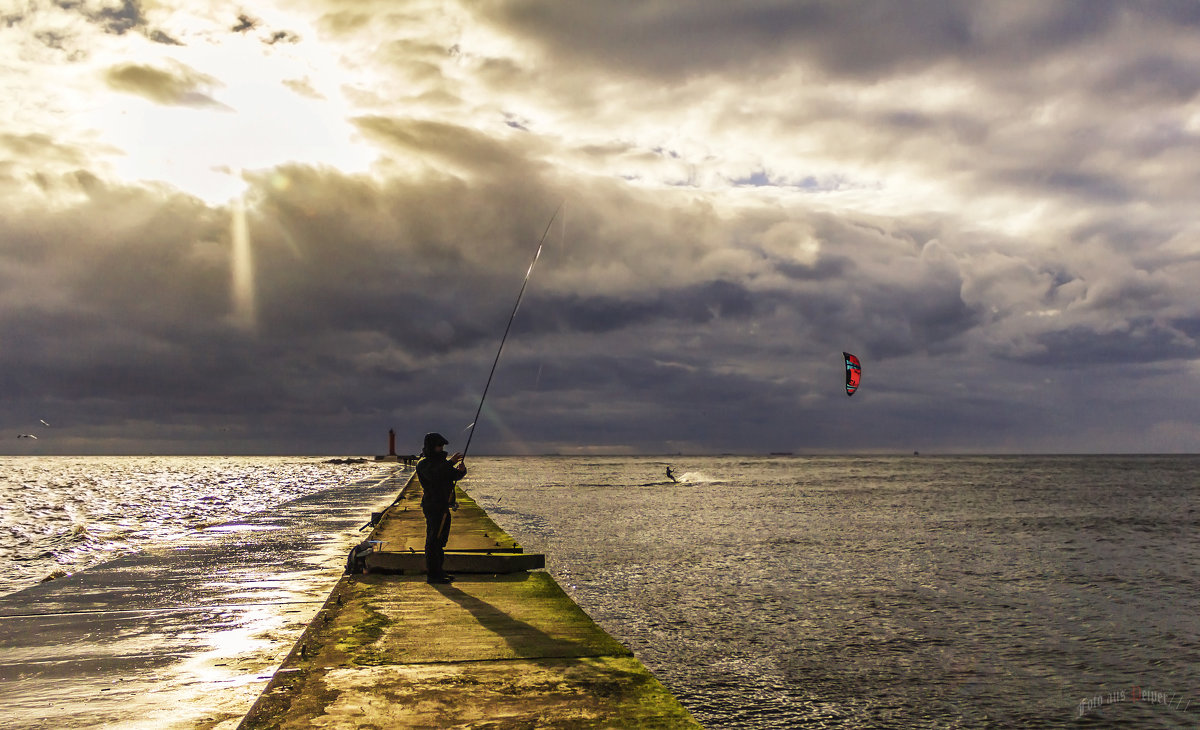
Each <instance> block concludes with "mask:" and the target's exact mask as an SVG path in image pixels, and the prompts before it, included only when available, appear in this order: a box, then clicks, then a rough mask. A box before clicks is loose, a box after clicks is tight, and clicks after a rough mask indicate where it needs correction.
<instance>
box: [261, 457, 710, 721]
mask: <svg viewBox="0 0 1200 730" xmlns="http://www.w3.org/2000/svg"><path fill="white" fill-rule="evenodd" d="M457 494H458V502H459V504H460V505H461V506H460V509H459V510H458V512H457V513H456V516H455V518H454V519H453V520H452V521H451V527H450V539H449V542H448V543H447V547H450V546H452V545H454V546H459V547H460V548H461V547H462V546H470V545H474V544H475V543H477V542H478V540H479V539H480V538H481V537H486V538H487V539H488V540H489V541H490V542H491V543H492V544H493V546H505V548H506V549H518V548H519V546H517V544H516V541H515V540H513V539H512V538H511V537H510V536H509V535H507V534H506V533H505V532H504V531H503V530H501V529H500V527H499V526H497V525H496V523H495V522H493V521H492V519H491V517H490V516H489V515H488V514H487V513H486V512H485V511H484V510H483V509H482V508H480V507H479V506H478V504H476V503H475V501H474V500H472V499H471V498H470V496H469V495H468V494H466V493H465V492H463V491H462V489H459V490H458V492H457ZM420 499H421V491H420V481H419V480H417V479H414V480H413V482H412V484H411V485H410V486H409V488H408V489H406V490H405V491H404V493H403V494H402V495H401V496H400V497H399V498H398V499H397V500H396V503H395V504H394V505H393V506H392V507H391V508H389V509H388V510H387V512H386V513H384V515H383V516H382V518H381V521H380V523H379V525H378V526H377V527H376V529H375V530H374V531H373V533H372V535H371V538H372V539H373V540H379V541H380V542H381V544H382V545H383V546H384V548H385V549H387V548H390V547H391V546H403V545H411V544H412V541H413V540H415V539H416V538H417V537H418V535H420V536H423V535H424V531H425V524H424V517H423V515H421V512H420V509H419V504H420ZM418 516H420V517H418ZM467 549H470V548H469V547H468V548H467ZM405 552H407V550H406V551H405ZM447 564H449V559H447ZM368 567H370V562H369V561H368ZM241 727H242V728H243V729H244V730H284V729H287V730H290V729H292V728H295V729H296V730H300V729H302V728H314V727H320V728H326V729H327V730H334V729H343V728H344V729H345V730H357V728H367V727H369V728H485V727H486V728H492V729H493V730H517V729H518V728H520V729H525V728H540V727H553V728H613V729H621V730H623V729H624V728H686V729H687V730H696V729H697V728H699V727H700V725H699V724H698V723H697V722H696V721H695V719H694V718H692V717H691V715H690V714H689V713H688V712H687V710H686V709H684V708H683V706H682V705H680V704H679V701H678V700H677V699H676V698H675V697H674V696H673V695H671V693H670V692H669V691H668V690H667V688H666V687H664V686H663V685H662V683H661V682H659V681H658V679H656V678H655V677H654V676H653V675H652V674H651V673H650V672H649V671H648V670H647V669H646V667H645V666H643V665H642V663H641V662H640V661H638V659H637V658H636V657H634V656H633V654H632V653H631V652H630V651H629V649H628V648H627V647H625V646H624V645H623V644H621V643H620V642H619V641H617V640H616V639H614V638H613V637H611V636H610V635H608V634H607V633H606V632H605V631H604V630H603V629H601V628H600V627H599V626H598V625H597V624H596V623H595V622H594V621H592V619H591V618H590V617H589V616H588V615H587V614H586V613H585V612H584V611H583V610H582V609H581V608H580V607H579V606H578V605H577V604H576V603H575V602H574V601H573V600H571V598H570V597H569V596H568V595H567V594H566V593H565V592H564V591H563V590H562V588H561V587H560V586H559V585H558V584H557V583H556V582H555V580H554V578H553V577H552V576H551V575H550V574H549V573H545V572H515V573H505V574H487V573H469V574H460V575H459V576H458V580H456V581H455V582H454V583H453V584H437V585H430V584H428V583H426V582H425V576H424V575H420V574H417V575H392V574H375V573H372V574H365V575H364V574H354V575H347V576H345V577H344V578H342V579H341V580H340V581H339V582H338V584H337V586H336V587H335V588H334V589H333V591H332V592H331V593H330V595H329V598H328V600H327V601H326V602H325V605H324V606H323V607H322V608H321V610H320V611H319V613H318V615H317V616H316V617H314V620H313V621H312V623H311V624H310V625H309V627H308V629H307V630H306V631H305V632H304V634H303V636H302V638H300V640H299V641H298V642H297V644H296V647H295V648H294V649H293V650H292V652H291V654H289V655H288V657H287V659H286V660H285V661H284V662H283V664H282V666H281V668H280V669H279V671H278V673H277V674H276V676H275V678H274V679H273V680H272V681H271V683H270V684H269V685H268V687H267V688H266V690H265V691H264V692H263V694H262V696H261V697H260V698H259V699H258V701H257V702H256V703H255V704H254V707H253V708H252V709H251V710H250V711H249V713H248V714H247V715H246V718H245V720H244V721H243V723H242V725H241Z"/></svg>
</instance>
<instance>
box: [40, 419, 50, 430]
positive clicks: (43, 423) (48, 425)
mask: <svg viewBox="0 0 1200 730" xmlns="http://www.w3.org/2000/svg"><path fill="white" fill-rule="evenodd" d="M38 420H39V421H41V422H42V425H43V426H45V427H46V428H50V424H48V423H46V422H45V421H44V420H42V419H40V418H39V419H38Z"/></svg>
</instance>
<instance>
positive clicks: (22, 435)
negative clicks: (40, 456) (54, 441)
mask: <svg viewBox="0 0 1200 730" xmlns="http://www.w3.org/2000/svg"><path fill="white" fill-rule="evenodd" d="M17 438H19V439H33V440H34V441H37V436H34V435H33V434H31V433H19V434H17Z"/></svg>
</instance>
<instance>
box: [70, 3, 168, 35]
mask: <svg viewBox="0 0 1200 730" xmlns="http://www.w3.org/2000/svg"><path fill="white" fill-rule="evenodd" d="M55 5H57V6H58V7H60V8H62V9H63V10H68V11H74V12H78V13H80V14H81V15H83V16H84V17H85V18H87V19H88V20H89V21H91V22H92V23H95V24H96V25H98V26H100V27H101V28H103V29H104V31H105V32H106V33H112V34H114V35H124V34H125V33H128V32H129V31H130V30H133V29H135V28H142V27H144V26H145V25H146V18H145V16H144V15H143V13H142V7H141V4H140V3H138V2H137V1H136V0H122V1H121V3H120V4H119V5H104V6H102V7H100V8H99V9H95V8H93V7H92V6H91V5H89V4H88V3H84V2H74V1H72V0H56V2H55Z"/></svg>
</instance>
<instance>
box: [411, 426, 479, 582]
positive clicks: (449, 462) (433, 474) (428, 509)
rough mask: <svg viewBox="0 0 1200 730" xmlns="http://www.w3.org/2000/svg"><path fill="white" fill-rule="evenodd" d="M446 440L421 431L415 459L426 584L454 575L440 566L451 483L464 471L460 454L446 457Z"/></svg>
mask: <svg viewBox="0 0 1200 730" xmlns="http://www.w3.org/2000/svg"><path fill="white" fill-rule="evenodd" d="M448 443H450V442H449V441H447V440H446V437H445V436H443V435H441V434H440V433H427V434H425V447H424V448H423V449H422V450H421V460H420V461H418V462H417V478H418V479H420V480H421V511H422V512H424V513H425V580H426V581H427V582H429V583H449V582H450V581H452V580H454V576H452V575H449V574H448V573H446V571H445V570H444V569H443V564H444V563H445V560H446V540H447V539H448V538H449V537H450V509H451V507H457V506H458V505H457V503H456V502H455V500H454V485H455V484H456V483H457V482H458V480H459V479H462V478H463V476H465V475H466V473H467V465H466V464H464V463H463V455H462V453H461V452H456V453H455V454H454V455H453V456H450V457H447V456H446V449H445V446H446V444H448Z"/></svg>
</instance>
